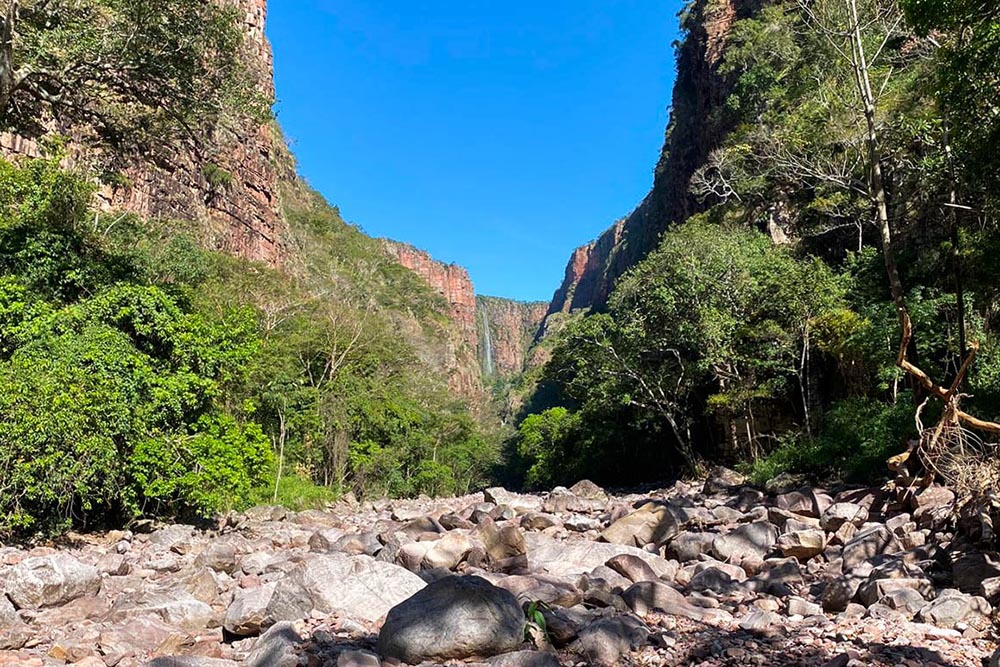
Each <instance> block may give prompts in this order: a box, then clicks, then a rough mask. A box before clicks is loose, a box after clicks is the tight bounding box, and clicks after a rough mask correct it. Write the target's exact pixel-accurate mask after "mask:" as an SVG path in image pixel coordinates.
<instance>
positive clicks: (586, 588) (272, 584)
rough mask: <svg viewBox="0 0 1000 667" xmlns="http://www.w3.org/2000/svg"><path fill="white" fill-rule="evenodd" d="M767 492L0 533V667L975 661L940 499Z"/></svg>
mask: <svg viewBox="0 0 1000 667" xmlns="http://www.w3.org/2000/svg"><path fill="white" fill-rule="evenodd" d="M781 491H782V492H780V493H778V492H772V493H766V494H765V493H764V492H761V491H759V490H757V489H754V488H750V487H749V486H746V485H744V481H743V479H742V478H741V477H740V476H739V475H737V474H736V473H734V472H733V471H727V470H718V471H716V472H714V473H713V474H712V476H711V477H710V478H709V479H708V480H705V481H704V482H702V483H699V484H690V483H685V482H678V483H676V484H674V485H673V486H671V487H669V488H665V489H660V490H657V491H653V492H650V493H647V494H643V495H635V494H631V495H609V494H607V493H606V492H605V491H604V490H602V489H600V488H599V487H597V486H595V485H594V484H591V483H589V482H581V483H580V484H577V485H575V486H574V487H572V488H570V489H565V488H559V489H555V490H554V491H552V492H551V493H548V494H545V495H518V494H514V493H510V492H508V491H506V490H504V489H488V490H487V491H485V492H484V493H481V494H475V495H472V496H465V497H462V498H450V499H439V500H431V499H427V498H424V499H419V500H412V501H379V502H375V503H365V504H357V503H352V504H348V503H346V502H345V503H340V504H338V505H336V506H334V507H331V508H329V509H328V510H327V511H315V510H311V511H305V512H299V513H292V512H288V511H286V510H284V509H281V508H276V507H261V508H255V509H253V510H250V511H248V512H246V513H245V514H243V515H241V516H239V517H236V518H235V519H234V520H233V521H232V522H231V525H229V526H227V527H226V528H225V529H223V530H222V531H219V532H212V533H208V532H202V531H198V530H196V529H194V528H193V527H190V526H180V525H175V526H168V527H165V528H162V529H160V530H156V531H154V532H151V533H145V534H133V533H131V532H122V531H118V532H111V533H107V534H104V535H75V536H71V537H72V538H73V539H72V542H73V546H72V547H60V548H58V549H55V548H41V547H39V548H35V549H31V550H25V549H19V548H15V547H0V590H2V591H3V593H4V594H3V595H0V667H14V666H21V665H23V666H24V667H42V666H43V665H61V664H77V665H81V666H82V667H133V666H139V665H147V664H148V665H152V666H153V667H235V666H236V665H237V664H242V665H247V666H248V667H271V666H279V667H299V666H302V667H320V666H324V665H334V664H336V665H337V666H338V667H378V666H379V665H382V664H385V665H399V664H401V663H405V664H421V663H424V664H443V663H446V662H447V663H448V664H454V663H456V662H458V663H465V664H489V665H493V666H495V667H556V666H557V665H574V666H576V665H581V664H592V665H768V666H769V667H772V666H778V665H820V666H823V665H830V666H841V667H843V666H848V665H855V666H857V665H869V666H870V665H906V666H908V667H910V666H916V665H929V664H940V665H951V666H954V667H973V666H975V667H980V666H981V665H982V664H983V663H984V661H986V660H988V657H989V655H990V654H991V653H992V651H993V649H994V643H993V641H994V635H993V625H992V618H993V613H994V611H993V610H994V606H996V605H997V604H1000V557H998V556H997V555H996V554H993V553H983V552H979V551H977V550H976V549H975V548H974V547H973V545H970V544H965V543H963V542H962V540H961V538H960V537H958V536H956V535H955V534H954V533H953V531H952V527H951V524H950V517H951V511H950V509H951V508H950V507H949V505H950V503H951V502H953V497H952V496H951V495H950V494H949V493H948V492H947V491H946V490H944V489H939V488H931V489H927V490H924V491H922V492H920V493H918V494H915V495H912V496H911V497H907V498H905V499H904V501H903V502H899V501H898V500H897V499H896V497H895V496H894V497H889V496H886V495H885V494H883V493H882V492H881V491H879V490H876V489H848V490H843V491H839V492H832V491H831V492H828V491H825V490H821V489H813V488H806V489H796V490H781ZM526 612H528V613H526Z"/></svg>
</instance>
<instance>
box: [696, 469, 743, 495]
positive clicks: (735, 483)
mask: <svg viewBox="0 0 1000 667" xmlns="http://www.w3.org/2000/svg"><path fill="white" fill-rule="evenodd" d="M746 483H747V478H746V476H744V475H741V474H740V473H738V472H736V471H735V470H730V469H729V468H725V467H723V466H719V467H717V468H714V469H713V470H712V471H711V472H710V473H709V474H708V479H706V480H705V485H704V487H702V493H704V494H705V495H706V496H713V495H716V494H719V493H728V492H729V491H732V490H734V489H738V488H739V487H741V486H743V485H744V484H746Z"/></svg>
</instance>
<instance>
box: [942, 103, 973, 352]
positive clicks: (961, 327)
mask: <svg viewBox="0 0 1000 667" xmlns="http://www.w3.org/2000/svg"><path fill="white" fill-rule="evenodd" d="M944 153H945V157H946V158H947V160H948V181H949V188H948V203H949V204H950V206H949V214H950V223H951V261H952V272H953V274H954V277H955V299H956V301H957V302H958V359H959V362H958V363H959V365H961V363H962V359H963V358H964V357H965V353H966V352H967V351H968V349H969V344H968V334H967V333H966V329H965V285H964V281H963V280H962V252H961V237H960V236H959V233H958V185H957V180H958V179H957V177H956V176H955V155H954V153H953V152H952V149H951V123H950V121H949V119H948V115H947V114H945V117H944Z"/></svg>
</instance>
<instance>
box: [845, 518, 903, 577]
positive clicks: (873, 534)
mask: <svg viewBox="0 0 1000 667" xmlns="http://www.w3.org/2000/svg"><path fill="white" fill-rule="evenodd" d="M899 550H900V546H899V542H898V541H897V540H896V536H895V535H893V534H892V531H891V530H889V529H888V528H886V527H885V526H882V525H878V526H873V527H871V528H868V529H866V530H863V531H861V532H860V533H858V534H857V535H855V536H854V538H853V539H851V541H850V542H848V543H847V544H845V545H844V551H843V554H842V555H841V558H842V559H843V561H844V572H850V571H851V570H853V569H854V568H856V567H858V566H859V565H861V564H862V563H864V562H866V561H868V560H870V559H872V558H874V557H875V556H879V555H882V554H890V553H896V552H898V551H899Z"/></svg>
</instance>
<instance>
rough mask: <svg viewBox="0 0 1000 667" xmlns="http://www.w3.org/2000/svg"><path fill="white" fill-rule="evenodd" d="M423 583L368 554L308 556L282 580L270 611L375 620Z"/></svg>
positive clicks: (282, 616)
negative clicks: (340, 615) (324, 614)
mask: <svg viewBox="0 0 1000 667" xmlns="http://www.w3.org/2000/svg"><path fill="white" fill-rule="evenodd" d="M424 585H425V584H424V582H423V580H422V579H421V578H420V577H418V576H417V575H415V574H413V573H412V572H409V571H407V570H406V569H404V568H402V567H399V566H398V565H393V564H391V563H385V562H382V561H377V560H375V559H374V558H371V557H370V556H345V555H338V554H331V555H317V554H310V555H309V556H307V557H306V559H305V560H303V561H302V562H301V563H299V564H298V565H297V566H295V568H294V569H292V571H291V572H289V573H288V574H287V575H286V576H285V578H284V579H282V580H281V581H279V582H278V585H277V587H276V588H275V591H274V595H273V597H272V598H271V601H270V603H269V604H268V615H269V617H270V618H271V619H272V620H296V619H298V618H304V617H306V616H308V614H309V612H310V611H311V610H312V609H316V610H318V611H320V612H323V613H327V614H330V613H334V612H339V613H341V614H343V615H344V616H347V617H348V618H354V619H360V620H365V621H376V620H378V619H380V618H381V617H382V616H383V615H385V613H386V612H387V611H389V609H390V608H392V607H393V606H394V605H396V604H398V603H399V602H401V601H403V600H405V599H406V598H408V597H410V596H411V595H413V594H414V593H416V592H417V591H419V590H420V589H422V588H423V587H424ZM303 611H304V612H305V613H302V612H303Z"/></svg>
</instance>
